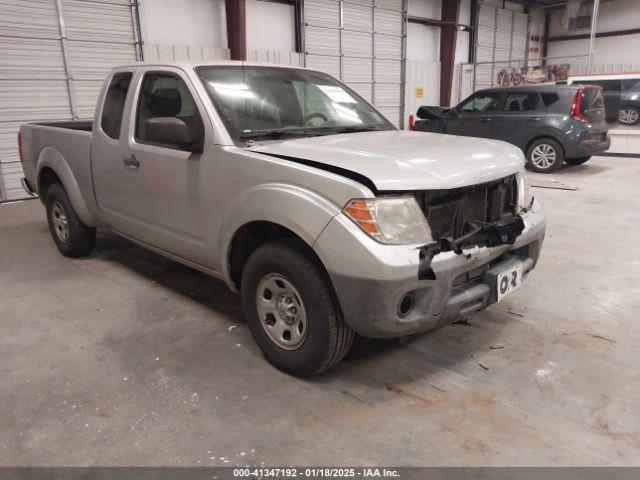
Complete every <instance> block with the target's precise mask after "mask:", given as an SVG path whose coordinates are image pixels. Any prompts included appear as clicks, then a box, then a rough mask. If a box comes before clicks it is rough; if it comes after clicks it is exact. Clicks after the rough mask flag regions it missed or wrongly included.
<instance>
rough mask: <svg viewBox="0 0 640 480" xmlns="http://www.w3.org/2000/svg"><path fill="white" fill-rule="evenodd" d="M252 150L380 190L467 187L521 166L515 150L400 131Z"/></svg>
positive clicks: (268, 145)
mask: <svg viewBox="0 0 640 480" xmlns="http://www.w3.org/2000/svg"><path fill="white" fill-rule="evenodd" d="M250 150H251V151H254V152H259V153H264V154H267V155H272V156H276V157H280V158H283V157H284V158H286V159H289V160H294V161H295V160H299V161H301V162H302V163H305V161H306V162H307V163H308V164H310V165H312V166H318V167H319V168H322V167H323V166H326V167H327V169H328V170H330V171H331V170H332V171H336V172H338V173H339V172H340V171H344V172H352V173H355V174H356V175H354V177H366V178H365V180H366V179H368V180H370V182H369V185H370V184H371V183H372V184H373V185H374V186H375V188H376V189H377V190H378V191H403V190H439V189H449V188H456V187H465V186H469V185H475V184H478V183H484V182H490V181H492V180H497V179H499V178H503V177H506V176H507V175H511V174H514V173H516V172H518V171H519V170H520V169H521V168H522V167H523V165H524V155H523V154H522V151H521V150H520V149H519V148H517V147H514V146H513V145H510V144H508V143H505V142H501V141H498V140H487V139H480V138H471V137H460V136H455V135H443V134H439V133H427V132H410V131H400V130H394V131H383V132H360V133H343V134H339V135H326V136H318V137H308V138H301V139H293V140H285V141H281V142H274V143H265V144H260V145H256V146H254V147H251V148H250Z"/></svg>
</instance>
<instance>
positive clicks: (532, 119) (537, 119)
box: [528, 117, 540, 123]
mask: <svg viewBox="0 0 640 480" xmlns="http://www.w3.org/2000/svg"><path fill="white" fill-rule="evenodd" d="M528 121H529V122H531V123H538V122H540V118H538V117H534V118H530V119H529V120H528Z"/></svg>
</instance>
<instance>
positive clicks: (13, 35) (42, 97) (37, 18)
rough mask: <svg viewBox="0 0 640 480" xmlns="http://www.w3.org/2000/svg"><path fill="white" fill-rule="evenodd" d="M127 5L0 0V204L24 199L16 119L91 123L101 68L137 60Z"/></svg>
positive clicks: (106, 0)
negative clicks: (81, 120) (76, 120)
mask: <svg viewBox="0 0 640 480" xmlns="http://www.w3.org/2000/svg"><path fill="white" fill-rule="evenodd" d="M135 8H137V7H135V6H132V4H131V2H130V1H129V0H99V1H94V0H0V11H2V16H0V200H15V199H19V198H23V197H25V196H26V192H24V190H23V189H22V187H21V185H20V179H21V177H22V168H21V165H20V162H19V159H18V152H17V148H16V137H17V133H18V129H19V127H20V125H21V124H22V123H24V122H33V121H45V120H67V119H72V118H91V117H93V110H94V106H95V102H96V98H97V95H98V92H99V89H100V86H101V85H102V82H103V80H104V78H105V76H106V73H107V71H108V70H109V69H110V68H111V67H113V66H114V65H117V64H121V63H126V62H131V61H135V60H136V59H137V44H136V35H135V31H136V23H135V16H134V14H135Z"/></svg>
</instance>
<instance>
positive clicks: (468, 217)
mask: <svg viewBox="0 0 640 480" xmlns="http://www.w3.org/2000/svg"><path fill="white" fill-rule="evenodd" d="M517 196H518V184H517V180H516V176H515V175H510V176H508V177H505V178H503V179H501V180H496V181H493V182H488V183H483V184H479V185H472V186H470V187H461V188H454V189H450V190H431V191H425V192H416V193H415V197H416V200H417V201H418V204H419V205H420V208H421V209H422V212H423V213H424V215H425V217H426V218H427V221H428V222H429V226H430V227H431V235H432V237H433V239H434V240H437V239H439V238H447V237H450V238H453V239H454V240H455V239H456V238H459V237H461V236H463V235H465V234H467V233H469V232H471V231H473V230H475V229H476V228H478V227H479V226H481V225H482V224H485V223H490V222H494V221H496V220H498V219H499V218H500V217H501V216H502V215H504V214H505V213H512V214H514V215H515V214H516V208H517V203H518V198H517Z"/></svg>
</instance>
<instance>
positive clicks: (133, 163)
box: [122, 154, 140, 170]
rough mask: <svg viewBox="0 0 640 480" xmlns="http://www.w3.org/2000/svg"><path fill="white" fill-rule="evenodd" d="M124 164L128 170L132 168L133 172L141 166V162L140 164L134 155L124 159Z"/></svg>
mask: <svg viewBox="0 0 640 480" xmlns="http://www.w3.org/2000/svg"><path fill="white" fill-rule="evenodd" d="M122 163H124V164H125V165H126V166H127V168H130V169H131V170H136V169H137V168H138V167H139V166H140V162H138V159H137V158H136V156H135V155H133V154H131V155H128V156H126V157H124V158H123V159H122Z"/></svg>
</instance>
